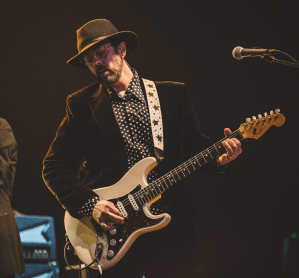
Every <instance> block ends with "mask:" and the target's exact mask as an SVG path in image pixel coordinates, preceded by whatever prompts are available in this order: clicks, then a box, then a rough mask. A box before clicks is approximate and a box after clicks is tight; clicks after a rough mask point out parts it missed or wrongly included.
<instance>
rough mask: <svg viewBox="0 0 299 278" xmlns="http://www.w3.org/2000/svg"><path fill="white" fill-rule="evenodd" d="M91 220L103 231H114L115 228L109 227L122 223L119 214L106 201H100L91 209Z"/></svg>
mask: <svg viewBox="0 0 299 278" xmlns="http://www.w3.org/2000/svg"><path fill="white" fill-rule="evenodd" d="M92 218H93V219H94V220H95V221H96V222H97V223H98V224H100V225H101V226H102V227H103V229H105V230H113V229H115V226H111V225H113V224H123V223H124V218H123V217H122V214H121V212H120V211H119V210H118V209H117V208H116V207H115V206H114V204H113V203H111V202H109V201H106V200H101V201H98V202H97V203H96V205H95V206H94V208H93V212H92ZM111 223H113V224H111Z"/></svg>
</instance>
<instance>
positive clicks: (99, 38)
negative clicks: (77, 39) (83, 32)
mask: <svg viewBox="0 0 299 278" xmlns="http://www.w3.org/2000/svg"><path fill="white" fill-rule="evenodd" d="M107 37H109V36H102V37H98V38H95V39H92V40H90V41H88V42H87V43H86V44H84V45H83V46H82V47H81V49H80V51H79V53H80V52H81V51H83V49H84V48H85V47H87V46H88V45H89V44H91V43H93V42H96V41H101V40H103V39H105V38H107Z"/></svg>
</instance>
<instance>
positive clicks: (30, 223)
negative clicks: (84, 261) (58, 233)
mask: <svg viewBox="0 0 299 278" xmlns="http://www.w3.org/2000/svg"><path fill="white" fill-rule="evenodd" d="M15 218H16V222H17V225H18V228H19V233H20V238H21V242H22V246H23V252H24V260H25V263H29V264H30V263H43V262H48V261H56V260H57V255H56V239H55V231H54V220H53V218H52V217H45V216H28V215H20V216H15Z"/></svg>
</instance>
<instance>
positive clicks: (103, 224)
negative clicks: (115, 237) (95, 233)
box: [100, 222, 115, 230]
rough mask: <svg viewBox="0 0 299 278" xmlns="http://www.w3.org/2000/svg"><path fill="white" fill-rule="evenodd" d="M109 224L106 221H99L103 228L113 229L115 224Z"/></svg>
mask: <svg viewBox="0 0 299 278" xmlns="http://www.w3.org/2000/svg"><path fill="white" fill-rule="evenodd" d="M109 224H110V223H109ZM109 224H108V223H107V222H101V223H100V225H101V226H102V228H103V229H105V230H114V229H115V226H113V225H109Z"/></svg>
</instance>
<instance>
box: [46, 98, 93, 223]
mask: <svg viewBox="0 0 299 278" xmlns="http://www.w3.org/2000/svg"><path fill="white" fill-rule="evenodd" d="M75 110H76V108H75V105H74V103H73V101H72V97H71V96H69V97H68V98H67V102H66V115H65V117H64V119H63V120H62V123H61V124H60V126H59V128H58V130H57V133H56V137H55V139H54V141H53V142H52V144H51V146H50V148H49V150H48V153H47V155H46V157H45V159H44V161H43V179H44V181H45V183H46V185H47V186H48V188H49V189H50V191H51V192H52V193H53V194H54V195H55V197H56V198H57V199H58V200H59V202H60V203H61V204H62V206H63V207H64V208H65V209H67V210H68V212H69V213H70V214H71V215H72V216H73V217H76V218H80V217H82V216H81V215H79V214H78V210H79V208H80V207H82V206H83V205H84V204H85V203H86V202H87V201H88V199H90V198H92V197H96V196H97V194H96V193H94V192H93V191H92V190H91V189H90V188H88V187H86V186H85V185H84V182H82V181H80V180H79V179H78V178H77V176H76V171H77V168H78V167H79V166H80V164H81V161H82V158H83V151H82V148H83V146H82V135H81V132H80V128H79V122H78V120H77V119H76V116H75V114H76V113H75Z"/></svg>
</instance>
